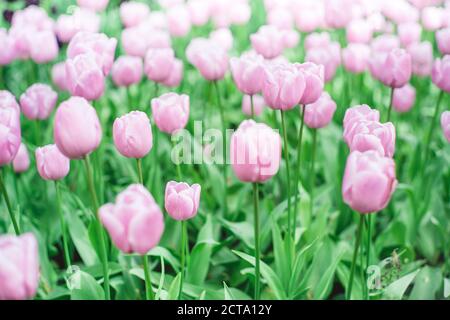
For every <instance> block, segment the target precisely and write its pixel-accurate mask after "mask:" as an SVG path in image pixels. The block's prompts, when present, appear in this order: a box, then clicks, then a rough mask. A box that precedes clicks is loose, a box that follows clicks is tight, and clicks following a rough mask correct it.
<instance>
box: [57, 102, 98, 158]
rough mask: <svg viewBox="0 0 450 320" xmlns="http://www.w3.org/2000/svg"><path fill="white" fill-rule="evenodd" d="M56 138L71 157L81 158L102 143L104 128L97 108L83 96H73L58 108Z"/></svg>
mask: <svg viewBox="0 0 450 320" xmlns="http://www.w3.org/2000/svg"><path fill="white" fill-rule="evenodd" d="M54 139H55V143H56V145H57V146H58V149H59V150H60V151H61V152H62V153H63V154H64V155H65V156H66V157H68V158H70V159H80V158H83V157H85V156H86V155H88V154H90V153H91V152H93V151H94V150H95V149H97V147H98V146H99V145H100V141H101V139H102V128H101V126H100V121H99V119H98V116H97V113H96V111H95V109H94V108H93V107H92V106H91V105H90V104H89V102H88V101H87V100H86V99H84V98H81V97H71V98H69V99H68V100H66V101H64V102H63V103H61V105H60V106H59V107H58V109H57V110H56V115H55V122H54Z"/></svg>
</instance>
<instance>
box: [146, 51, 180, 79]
mask: <svg viewBox="0 0 450 320" xmlns="http://www.w3.org/2000/svg"><path fill="white" fill-rule="evenodd" d="M174 62H175V53H174V51H173V49H170V48H162V49H149V50H148V51H147V54H146V55H145V67H144V69H145V74H146V75H147V78H149V79H150V80H152V81H155V82H163V81H165V80H167V78H169V76H170V74H171V71H172V68H173V65H174Z"/></svg>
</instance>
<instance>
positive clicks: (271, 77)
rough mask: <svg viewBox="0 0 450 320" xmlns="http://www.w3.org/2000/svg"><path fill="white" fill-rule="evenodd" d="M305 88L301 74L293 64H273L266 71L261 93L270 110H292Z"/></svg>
mask: <svg viewBox="0 0 450 320" xmlns="http://www.w3.org/2000/svg"><path fill="white" fill-rule="evenodd" d="M305 88H306V82H305V77H304V75H303V72H300V70H298V68H297V67H296V66H295V65H293V64H290V63H273V64H272V65H270V66H269V67H268V68H267V69H266V76H265V81H264V84H263V87H262V93H263V96H264V100H265V101H266V103H267V105H268V106H269V107H271V108H272V109H276V110H289V109H292V108H293V107H295V106H296V105H297V104H299V102H300V99H301V98H302V96H303V93H304V91H305Z"/></svg>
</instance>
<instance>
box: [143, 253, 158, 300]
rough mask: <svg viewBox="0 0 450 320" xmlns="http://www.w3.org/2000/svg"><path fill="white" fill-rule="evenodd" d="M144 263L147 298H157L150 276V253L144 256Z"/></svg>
mask: <svg viewBox="0 0 450 320" xmlns="http://www.w3.org/2000/svg"><path fill="white" fill-rule="evenodd" d="M142 263H143V265H144V277H145V298H146V299H147V300H155V294H154V293H153V287H152V280H151V277H150V268H149V266H148V265H149V263H148V255H143V256H142Z"/></svg>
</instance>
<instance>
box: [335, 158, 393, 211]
mask: <svg viewBox="0 0 450 320" xmlns="http://www.w3.org/2000/svg"><path fill="white" fill-rule="evenodd" d="M396 186H397V180H396V178H395V163H394V160H392V159H391V158H387V157H382V156H380V155H379V154H378V153H377V152H375V151H366V152H363V153H361V152H359V151H354V152H352V153H351V154H350V156H349V157H348V158H347V164H346V167H345V173H344V179H343V183H342V196H343V198H344V202H345V203H346V204H348V205H349V206H350V207H351V208H352V209H353V210H355V211H357V212H359V213H362V214H367V213H374V212H377V211H380V210H383V209H384V208H386V206H387V204H388V203H389V200H390V199H391V196H392V194H393V193H394V191H395V188H396Z"/></svg>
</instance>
